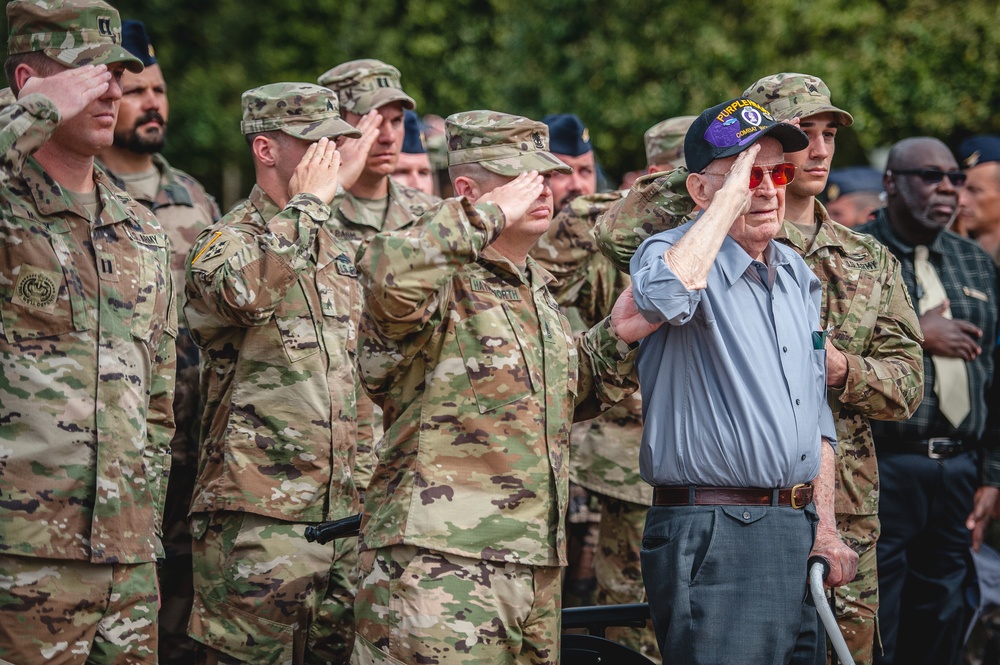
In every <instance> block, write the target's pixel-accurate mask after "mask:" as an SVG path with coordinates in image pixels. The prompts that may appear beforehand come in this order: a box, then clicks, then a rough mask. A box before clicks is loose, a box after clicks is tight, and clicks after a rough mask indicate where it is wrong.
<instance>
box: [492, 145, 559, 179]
mask: <svg viewBox="0 0 1000 665" xmlns="http://www.w3.org/2000/svg"><path fill="white" fill-rule="evenodd" d="M477 163H478V164H479V165H480V166H482V167H483V168H484V169H486V170H487V171H490V172H492V173H496V174H497V175H502V176H519V175H521V174H522V173H527V172H528V171H538V172H539V173H552V172H553V171H555V172H556V173H566V174H569V173H572V172H573V168H572V167H571V166H570V165H568V164H566V163H565V162H563V161H562V160H561V159H559V158H558V157H556V156H555V155H553V154H552V153H551V152H544V151H542V150H533V151H531V152H521V153H520V154H517V155H512V156H510V157H502V158H500V159H484V160H481V161H479V162H477Z"/></svg>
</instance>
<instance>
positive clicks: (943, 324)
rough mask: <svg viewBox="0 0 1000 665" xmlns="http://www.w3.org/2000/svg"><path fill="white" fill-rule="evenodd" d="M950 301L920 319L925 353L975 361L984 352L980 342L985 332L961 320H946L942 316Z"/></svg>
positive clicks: (929, 311)
mask: <svg viewBox="0 0 1000 665" xmlns="http://www.w3.org/2000/svg"><path fill="white" fill-rule="evenodd" d="M947 306H948V301H947V300H946V301H944V302H943V303H941V304H940V305H938V306H937V307H935V308H933V309H929V310H927V311H926V312H925V313H924V314H923V316H921V317H920V328H921V330H923V332H924V351H927V352H928V353H930V354H931V355H934V356H943V357H945V358H961V359H962V360H974V359H975V358H976V357H977V356H978V355H979V354H980V353H982V352H983V350H982V349H981V348H980V346H979V340H980V338H982V336H983V331H982V330H980V329H979V328H977V327H976V326H974V325H973V324H971V323H969V322H968V321H962V320H961V319H946V318H945V317H943V316H942V315H941V313H942V312H943V311H944V308H945V307H947Z"/></svg>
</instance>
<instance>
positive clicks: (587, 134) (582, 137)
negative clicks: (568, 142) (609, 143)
mask: <svg viewBox="0 0 1000 665" xmlns="http://www.w3.org/2000/svg"><path fill="white" fill-rule="evenodd" d="M580 140H581V141H583V142H584V143H586V142H587V141H589V140H590V130H589V129H587V128H586V127H584V128H583V134H581V135H580Z"/></svg>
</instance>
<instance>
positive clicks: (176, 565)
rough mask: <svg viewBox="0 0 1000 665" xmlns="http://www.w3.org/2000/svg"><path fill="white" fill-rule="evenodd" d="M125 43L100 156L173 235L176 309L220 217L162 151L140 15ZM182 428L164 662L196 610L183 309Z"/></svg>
mask: <svg viewBox="0 0 1000 665" xmlns="http://www.w3.org/2000/svg"><path fill="white" fill-rule="evenodd" d="M122 46H123V47H124V48H125V50H127V51H128V52H129V53H131V54H132V55H134V56H135V57H137V58H138V59H139V60H141V61H142V63H143V64H144V65H145V69H144V70H143V71H142V72H140V73H138V74H133V73H132V72H128V71H127V72H125V74H124V76H123V78H122V98H121V103H120V105H119V111H118V122H117V124H116V125H115V132H114V137H115V138H114V144H113V145H112V146H110V147H109V148H106V149H105V150H104V151H103V152H102V153H101V154H100V156H99V159H100V162H103V164H101V165H102V166H103V167H104V169H105V170H106V171H108V172H109V174H110V175H111V177H112V178H113V179H114V180H115V181H116V183H117V184H118V185H119V186H120V187H121V188H122V189H124V190H125V191H127V192H128V193H129V194H130V195H131V196H132V198H134V199H135V200H137V201H139V202H140V203H142V204H143V205H145V206H146V207H147V208H149V209H150V210H152V211H153V213H154V214H155V215H156V219H157V221H159V222H160V226H162V227H163V229H164V231H166V233H167V236H169V238H170V242H171V249H172V250H173V252H172V254H171V259H170V268H171V272H172V273H173V276H174V285H175V286H174V293H175V294H176V298H177V311H178V312H179V313H180V312H183V306H184V288H183V284H184V257H185V256H187V253H188V250H189V249H190V248H191V244H192V243H193V242H194V239H195V238H197V237H198V233H199V232H201V230H202V229H204V228H205V227H207V226H208V225H210V224H212V223H213V222H215V221H217V220H218V219H219V209H218V207H217V206H216V204H215V200H214V199H212V197H211V196H209V195H208V194H207V193H205V189H204V188H203V187H202V186H201V185H200V184H199V183H198V181H197V180H195V179H194V178H192V177H191V176H189V175H188V174H186V173H184V172H183V171H179V170H177V169H175V168H173V167H172V166H170V164H168V163H167V160H166V159H164V158H163V156H162V155H160V151H161V150H163V146H164V144H165V142H166V138H167V117H168V113H169V106H168V103H167V84H166V82H165V81H164V80H163V72H162V71H161V70H160V66H159V65H158V64H157V62H156V57H155V55H154V51H153V47H152V45H151V44H150V42H149V38H148V36H147V34H146V27H145V26H144V25H143V24H142V22H141V21H123V22H122ZM174 417H175V420H176V423H177V429H176V431H175V433H174V437H173V440H172V441H171V442H170V449H171V450H170V452H171V457H172V458H173V461H172V466H171V472H170V483H169V485H168V487H167V498H166V506H165V509H164V517H163V547H164V550H165V553H166V559H165V561H164V563H163V566H162V568H161V569H160V574H161V575H162V582H163V583H162V588H163V602H162V606H161V608H160V662H161V663H167V664H169V663H187V662H191V658H192V655H191V654H192V653H193V650H194V649H195V643H194V641H193V640H191V639H190V638H189V637H188V636H187V620H188V614H189V613H190V611H191V603H192V598H193V591H192V587H191V533H190V531H189V530H188V526H187V512H188V508H189V506H190V504H191V492H192V488H193V486H194V477H195V473H196V472H197V470H198V422H199V420H200V418H201V409H200V405H199V400H198V347H196V346H195V345H194V344H193V343H192V342H191V336H190V334H189V333H188V330H187V326H186V325H185V323H184V321H183V315H181V323H180V330H179V333H178V336H177V383H176V391H175V393H174Z"/></svg>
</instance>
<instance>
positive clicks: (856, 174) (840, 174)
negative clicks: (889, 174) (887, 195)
mask: <svg viewBox="0 0 1000 665" xmlns="http://www.w3.org/2000/svg"><path fill="white" fill-rule="evenodd" d="M881 191H882V174H881V173H879V172H878V171H876V170H875V169H873V168H872V167H870V166H848V167H846V168H842V169H833V170H831V171H830V177H829V178H828V179H827V181H826V189H825V190H823V194H824V197H825V199H826V200H827V201H836V200H837V199H838V198H840V197H841V196H843V195H844V194H853V193H855V192H874V193H876V194H878V193H879V192H881Z"/></svg>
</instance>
